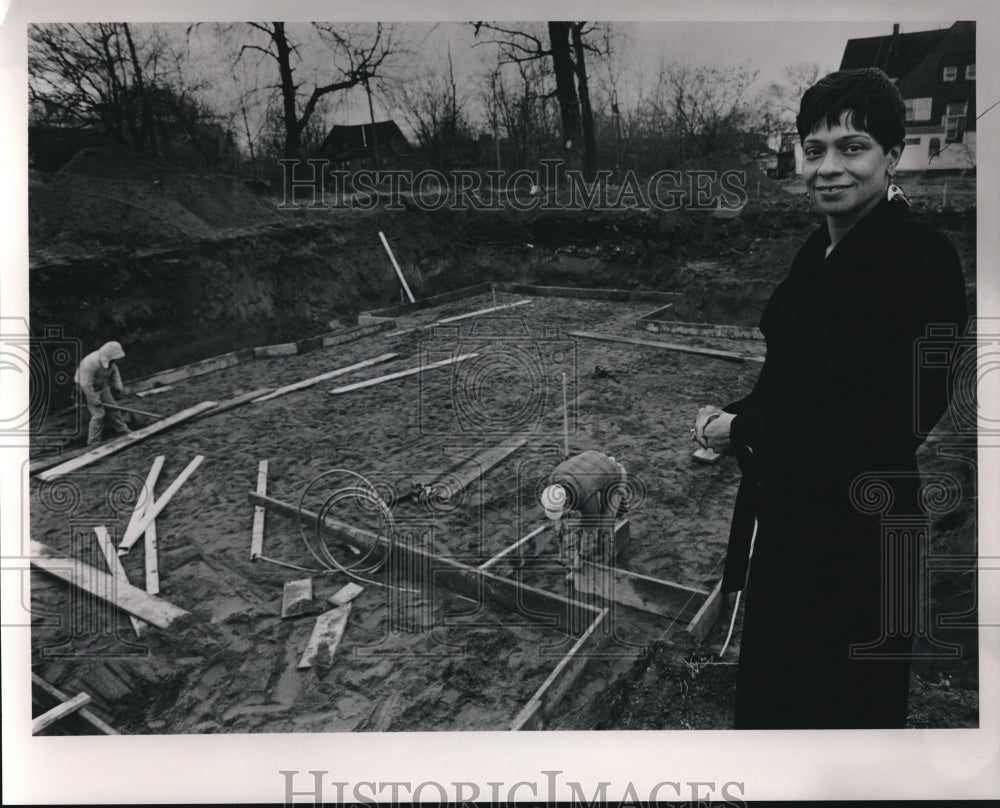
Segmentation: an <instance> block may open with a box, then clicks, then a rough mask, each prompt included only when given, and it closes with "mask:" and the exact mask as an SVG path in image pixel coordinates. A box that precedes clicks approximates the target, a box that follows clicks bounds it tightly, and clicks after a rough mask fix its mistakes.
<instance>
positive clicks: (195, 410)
mask: <svg viewBox="0 0 1000 808" xmlns="http://www.w3.org/2000/svg"><path fill="white" fill-rule="evenodd" d="M217 405H218V402H215V401H203V402H202V403H201V404H196V405H195V406H194V407H188V408H187V409H186V410H182V411H181V412H179V413H177V414H176V415H171V416H170V417H169V418H164V419H163V420H162V421H157V422H156V423H155V424H150V425H149V426H144V427H143V428H142V429H137V430H136V431H135V432H132V433H130V434H128V435H122V436H121V437H120V438H115V439H114V440H110V441H108V442H107V443H104V444H102V445H101V446H99V447H97V448H96V449H91V450H89V451H87V452H86V453H84V454H82V455H80V456H78V457H75V458H73V459H72V460H67V461H66V462H64V463H62V464H60V465H57V466H55V467H54V468H49V469H48V470H47V471H42V472H41V473H40V474H39V475H38V479H40V480H54V479H55V478H56V477H61V476H62V475H64V474H69V473H70V472H71V471H76V470H77V469H82V468H83V467H84V466H89V465H90V464H91V463H96V462H97V461H98V460H101V459H102V458H105V457H107V456H108V455H112V454H114V453H115V452H120V451H121V450H122V449H125V448H127V447H129V446H131V445H132V444H134V443H138V442H139V441H141V440H145V439H146V438H148V437H150V436H151V435H155V434H157V433H158V432H162V431H163V430H165V429H169V428H170V427H172V426H175V425H176V424H179V423H181V422H182V421H186V420H188V419H189V418H194V416H196V415H199V414H200V413H203V412H206V411H207V410H210V409H212V408H214V407H216V406H217ZM45 461H48V463H46V462H45ZM51 461H52V458H44V459H43V460H42V461H41V462H40V463H39V464H38V465H37V466H35V467H34V468H32V469H31V473H32V474H34V473H35V471H36V469H37V468H43V467H47V466H49V465H51Z"/></svg>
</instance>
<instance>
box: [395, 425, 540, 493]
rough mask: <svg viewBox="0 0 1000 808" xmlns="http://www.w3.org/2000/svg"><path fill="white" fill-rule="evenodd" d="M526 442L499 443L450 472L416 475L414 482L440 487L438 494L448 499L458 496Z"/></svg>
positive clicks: (518, 440) (464, 460)
mask: <svg viewBox="0 0 1000 808" xmlns="http://www.w3.org/2000/svg"><path fill="white" fill-rule="evenodd" d="M527 442H528V439H527V438H518V439H517V440H515V441H513V442H504V443H499V444H497V445H496V446H491V447H490V448H489V449H487V450H486V451H484V452H480V453H479V454H477V455H476V456H475V457H470V458H467V459H463V460H461V461H460V462H459V463H458V464H457V465H455V466H453V467H452V469H451V470H450V471H444V472H437V473H435V472H432V473H431V474H428V475H416V476H415V477H414V481H415V482H419V483H420V484H421V485H423V486H424V487H425V488H430V489H434V488H436V487H440V488H441V491H440V493H442V494H445V493H446V494H447V495H448V498H449V499H450V498H452V497H454V496H456V495H458V494H460V493H461V492H462V491H464V490H465V489H466V488H468V487H469V486H470V485H472V483H474V482H475V481H476V480H478V479H479V478H480V477H481V476H482V475H484V474H486V473H487V472H488V471H490V469H492V468H494V467H495V466H497V465H499V464H500V463H502V462H503V461H504V460H506V459H507V458H508V457H510V456H511V455H512V454H513V453H514V452H516V451H517V450H518V449H520V448H521V447H522V446H524V444H526V443H527Z"/></svg>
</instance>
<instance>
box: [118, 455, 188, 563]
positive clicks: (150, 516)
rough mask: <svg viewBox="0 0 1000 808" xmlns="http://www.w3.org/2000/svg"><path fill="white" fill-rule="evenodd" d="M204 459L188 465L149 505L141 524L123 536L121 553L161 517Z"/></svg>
mask: <svg viewBox="0 0 1000 808" xmlns="http://www.w3.org/2000/svg"><path fill="white" fill-rule="evenodd" d="M204 459H205V456H204V455H198V456H197V457H195V459H194V460H192V461H191V462H190V463H188V465H187V468H185V469H184V471H182V472H181V473H180V474H179V475H177V479H176V480H174V481H173V482H172V483H171V484H170V487H169V488H168V489H167V490H166V491H164V492H163V496H161V497H160V498H159V499H158V500H156V502H151V503H150V504H149V506H148V507H147V508H146V511H145V513H144V514H143V515H142V519H140V520H139V523H138V524H137V525H129V527H128V530H126V531H125V535H124V536H122V540H121V543H120V544H119V545H118V550H119V552H121V551H123V550H124V551H125V552H128V551H129V550H130V549H131V547H132V545H133V544H135V543H136V541H137V540H138V538H139V537H140V536H141V535H142V534H143V533H144V532H145V531H146V528H147V527H149V525H150V523H151V522H152V521H153V520H154V519H156V517H157V516H159V514H160V511H162V510H163V509H164V508H166V507H167V503H169V502H170V500H171V498H172V497H173V495H174V494H176V493H177V489H179V488H180V487H181V486H182V485H184V481H185V480H187V478H188V477H190V476H191V475H192V474H194V472H195V470H196V469H197V468H198V466H200V465H201V461H202V460H204Z"/></svg>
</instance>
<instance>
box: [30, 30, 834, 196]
mask: <svg viewBox="0 0 1000 808" xmlns="http://www.w3.org/2000/svg"><path fill="white" fill-rule="evenodd" d="M468 31H469V32H470V33H471V45H468V47H471V48H473V49H474V50H476V51H478V52H481V53H482V58H480V59H479V62H478V64H479V65H480V69H479V70H478V71H477V74H476V75H472V76H470V75H462V76H460V77H456V68H455V60H454V58H453V56H454V55H453V53H452V48H451V46H450V45H449V46H448V49H447V52H446V53H444V54H434V53H430V52H428V50H427V48H426V46H425V45H424V43H423V42H421V41H419V36H418V33H419V32H417V30H416V26H402V25H398V24H382V23H359V24H345V25H330V24H323V23H312V24H305V23H287V24H286V23H283V22H248V23H230V24H219V25H214V26H208V25H207V24H197V25H192V26H187V27H186V28H185V27H183V26H177V25H172V26H167V25H158V24H151V23H143V24H140V23H85V24H70V23H65V24H44V25H42V24H39V25H32V26H30V28H29V59H28V66H29V99H30V121H31V123H32V124H33V125H34V126H36V127H49V128H57V129H59V130H79V131H87V132H91V133H98V134H100V135H101V136H102V137H105V138H107V139H109V140H111V141H114V142H115V143H118V144H121V145H123V146H127V147H129V148H132V149H134V150H136V151H138V152H141V153H143V154H147V155H150V156H154V157H158V158H162V159H165V160H168V161H172V162H177V163H180V164H182V165H187V166H190V167H197V168H205V169H210V170H217V171H227V172H232V173H239V174H242V175H244V176H253V177H254V178H257V177H258V176H259V177H266V176H268V175H269V173H270V172H271V171H272V170H273V167H274V165H275V163H276V160H277V159H278V158H279V157H293V158H294V157H304V158H307V157H314V156H323V157H331V156H334V157H336V156H337V155H332V154H331V150H332V149H334V146H335V144H334V142H333V139H332V136H333V132H334V125H335V124H337V123H342V121H338V115H340V114H342V110H343V109H344V108H345V106H346V104H345V103H344V99H345V98H346V97H347V95H348V94H350V95H351V96H352V97H353V98H354V99H355V109H356V99H357V96H356V93H357V92H364V94H365V101H366V106H367V112H368V116H367V117H368V118H369V121H370V122H371V123H375V121H376V120H377V119H378V118H382V119H384V118H385V117H386V114H385V113H384V112H383V113H382V114H381V115H380V116H377V115H376V113H375V105H376V103H377V104H378V106H379V108H380V109H382V110H393V111H394V112H393V117H396V118H398V123H399V124H400V125H401V126H402V127H403V128H404V129H405V130H407V131H408V134H409V138H410V140H411V142H412V144H413V147H414V149H413V152H412V154H410V155H408V158H407V159H409V160H410V161H412V162H414V163H415V164H416V165H419V166H429V167H433V168H437V169H439V170H447V169H450V168H472V169H478V170H487V169H495V168H502V169H506V170H516V169H518V168H524V167H535V166H537V163H538V161H539V160H541V159H543V158H551V157H559V158H562V159H563V160H564V161H565V163H566V165H567V166H568V167H572V168H578V169H581V170H582V171H583V172H584V174H585V175H586V176H592V175H593V174H594V172H596V171H597V170H599V169H608V170H611V171H612V172H613V173H615V174H620V173H621V172H624V171H625V170H634V171H636V172H639V173H652V172H653V171H656V170H658V169H660V168H664V167H676V166H681V165H684V164H686V163H688V162H691V161H695V162H697V161H699V160H704V159H706V158H710V157H711V156H712V155H719V154H727V155H732V154H744V155H748V156H750V157H754V156H756V155H757V154H758V153H759V152H761V151H762V150H766V149H767V148H768V147H769V146H773V145H775V144H776V143H777V142H778V141H779V139H780V136H781V134H782V133H783V132H787V131H789V129H793V128H794V126H793V120H794V110H795V107H797V103H798V97H799V95H800V94H801V91H802V90H803V89H804V88H805V87H806V86H808V84H810V83H811V82H812V81H814V80H815V78H816V77H818V75H819V74H820V73H821V70H820V68H819V66H818V65H794V66H791V67H790V68H788V70H786V72H785V76H784V77H783V80H782V81H781V82H777V83H774V84H772V85H771V86H769V87H767V88H766V89H764V90H763V91H759V92H756V93H753V90H752V88H753V85H754V83H755V81H756V78H757V74H756V72H755V71H754V70H752V69H751V67H750V66H749V65H741V66H715V67H712V66H692V65H689V64H683V63H677V62H670V61H666V60H665V61H663V62H662V63H661V64H660V66H659V68H658V70H657V71H656V72H655V74H654V75H652V76H648V77H647V76H643V75H642V74H637V73H636V72H635V71H634V70H632V71H630V70H629V68H628V66H627V64H626V62H627V56H628V51H629V43H628V41H627V38H626V35H625V34H624V33H623V31H622V30H621V28H620V27H616V26H615V25H614V24H596V23H588V22H582V21H550V22H547V23H504V24H498V23H490V22H475V23H470V24H469V28H468ZM425 33H426V32H425ZM201 35H206V36H209V37H211V41H212V42H213V43H215V44H217V45H218V50H219V53H218V56H219V58H220V60H221V61H222V62H224V63H225V65H226V69H227V70H228V76H226V77H225V78H226V80H225V81H224V82H223V81H219V80H217V79H216V80H213V79H210V78H206V77H205V76H204V75H201V74H200V73H199V71H197V70H195V69H193V67H194V66H195V65H194V62H195V61H196V59H195V58H194V57H193V56H192V49H191V38H192V37H193V36H194V37H197V36H201ZM424 41H426V37H425V39H424ZM462 47H466V46H465V45H463V46H462ZM464 61H465V63H468V58H466V59H465V60H464ZM355 115H356V113H355ZM380 131H383V136H384V130H382V129H380V128H378V127H375V126H371V127H370V128H368V129H366V130H365V150H366V151H365V154H366V155H367V159H368V164H371V163H374V164H375V165H374V166H373V167H379V166H378V163H379V160H380V154H381V155H383V156H384V155H386V154H388V153H389V152H388V149H387V147H388V144H382V148H381V149H380V144H378V142H377V138H378V133H379V132H380ZM369 141H373V142H369ZM340 157H342V158H344V159H345V160H346V159H348V157H349V155H348V156H345V155H343V154H341V155H340Z"/></svg>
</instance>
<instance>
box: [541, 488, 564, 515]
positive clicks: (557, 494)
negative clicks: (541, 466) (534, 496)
mask: <svg viewBox="0 0 1000 808" xmlns="http://www.w3.org/2000/svg"><path fill="white" fill-rule="evenodd" d="M540 499H541V501H542V507H543V508H545V515H546V516H547V517H549V519H559V518H560V517H561V516H562V514H563V508H564V507H565V506H566V489H565V488H563V487H562V486H561V485H558V484H556V485H550V486H549V487H548V488H546V489H545V490H544V491H542V496H541V497H540Z"/></svg>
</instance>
